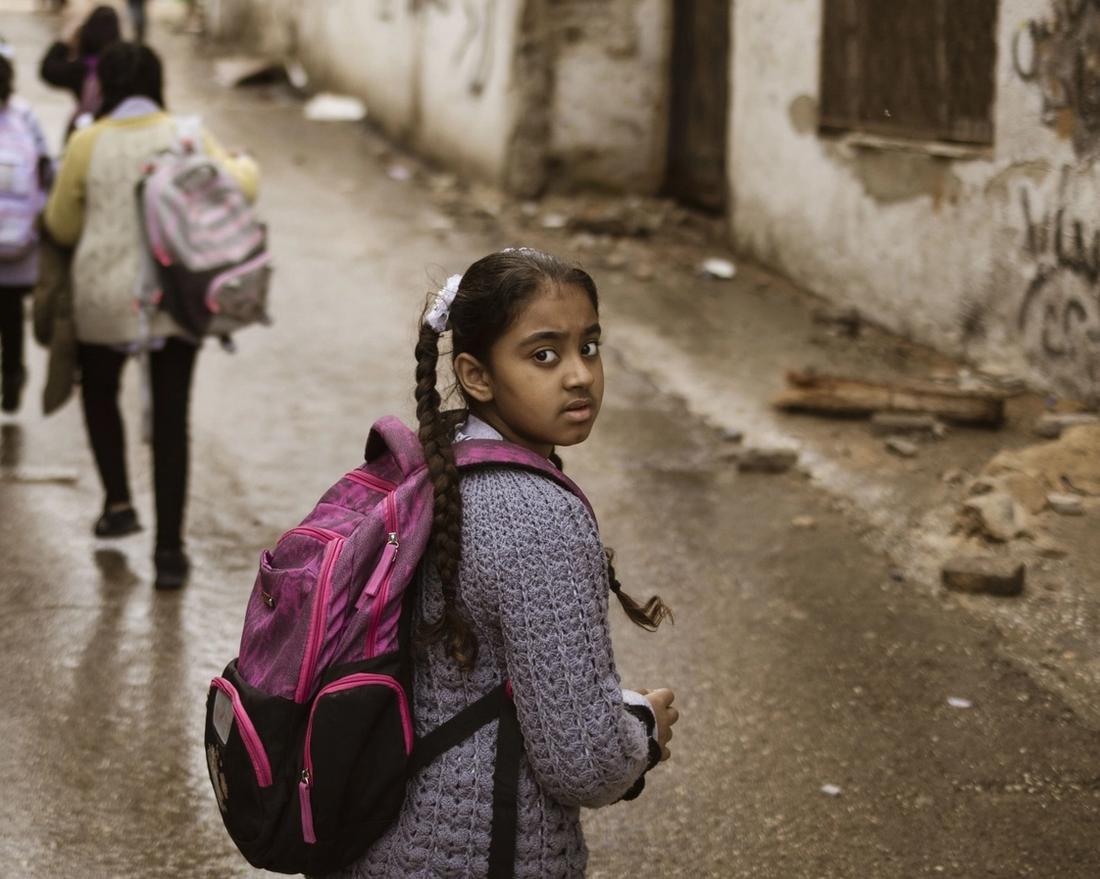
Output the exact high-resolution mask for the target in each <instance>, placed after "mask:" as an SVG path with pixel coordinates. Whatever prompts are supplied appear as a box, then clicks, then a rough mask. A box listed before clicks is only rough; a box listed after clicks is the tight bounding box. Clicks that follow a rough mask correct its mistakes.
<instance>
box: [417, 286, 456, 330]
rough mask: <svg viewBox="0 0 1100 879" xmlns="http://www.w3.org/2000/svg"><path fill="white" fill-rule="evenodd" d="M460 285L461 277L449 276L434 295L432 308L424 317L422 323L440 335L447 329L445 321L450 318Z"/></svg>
mask: <svg viewBox="0 0 1100 879" xmlns="http://www.w3.org/2000/svg"><path fill="white" fill-rule="evenodd" d="M460 283H462V275H451V276H450V277H449V278H448V279H447V283H446V284H444V285H443V288H442V289H441V290H440V291H439V292H438V293H436V294H435V301H434V302H432V307H431V308H430V309H428V313H427V314H426V315H424V323H426V324H427V325H428V326H430V327H431V328H432V329H433V330H435V331H436V332H437V333H439V334H440V335H442V334H443V331H444V330H446V329H447V321H448V320H449V319H450V316H451V303H452V302H454V301H455V296H456V295H457V294H458V285H459V284H460Z"/></svg>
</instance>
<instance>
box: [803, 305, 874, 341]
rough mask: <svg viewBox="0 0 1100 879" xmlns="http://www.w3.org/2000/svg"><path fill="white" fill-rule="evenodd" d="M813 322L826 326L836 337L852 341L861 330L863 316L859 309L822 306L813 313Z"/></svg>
mask: <svg viewBox="0 0 1100 879" xmlns="http://www.w3.org/2000/svg"><path fill="white" fill-rule="evenodd" d="M813 322H814V323H815V324H818V325H820V326H826V327H828V328H829V329H831V330H833V331H834V332H835V333H836V334H837V335H838V336H845V337H847V338H849V339H854V338H856V336H858V335H859V333H860V330H861V329H862V328H863V316H862V315H861V314H860V313H859V309H856V308H845V307H843V306H839V307H838V306H829V305H826V306H822V307H821V308H817V309H815V310H814V313H813Z"/></svg>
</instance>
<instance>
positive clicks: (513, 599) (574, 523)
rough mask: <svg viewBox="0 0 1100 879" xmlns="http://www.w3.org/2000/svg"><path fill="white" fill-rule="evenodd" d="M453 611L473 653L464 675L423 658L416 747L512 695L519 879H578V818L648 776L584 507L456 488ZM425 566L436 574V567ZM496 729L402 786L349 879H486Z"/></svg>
mask: <svg viewBox="0 0 1100 879" xmlns="http://www.w3.org/2000/svg"><path fill="white" fill-rule="evenodd" d="M462 503H463V507H464V514H463V534H462V566H461V571H460V575H459V583H460V600H461V601H462V603H463V605H464V607H465V609H466V611H467V612H468V614H469V617H470V619H471V620H472V621H473V624H474V629H475V631H476V633H477V637H478V641H479V643H480V652H479V654H478V659H477V664H476V666H475V668H474V669H473V671H472V672H469V673H465V674H464V673H463V672H461V671H460V670H459V668H458V666H457V665H456V664H455V662H454V661H453V660H452V659H451V658H450V657H449V656H447V654H446V653H445V651H444V650H443V648H442V646H440V645H438V644H437V645H433V646H432V647H430V648H429V649H428V650H427V651H425V652H423V653H418V654H417V656H416V673H415V674H416V677H415V696H414V704H415V714H416V733H417V735H418V736H421V735H424V734H426V733H428V732H430V731H431V730H433V729H434V728H435V727H436V726H438V725H439V724H440V723H442V722H443V721H445V720H447V719H448V718H450V717H452V716H453V715H455V714H457V713H458V712H459V711H460V710H461V709H462V708H464V707H466V706H467V705H469V704H470V703H471V702H474V701H476V700H477V699H478V698H479V697H480V696H482V695H483V694H485V693H487V692H488V691H489V690H491V689H493V687H495V686H496V685H497V684H499V683H500V681H501V680H502V679H504V678H508V679H510V680H511V681H512V687H513V691H514V698H515V704H516V709H517V713H518V716H519V723H520V728H521V730H522V733H523V740H524V749H525V756H524V759H523V761H522V763H521V766H520V783H519V802H518V812H519V822H518V823H519V826H518V833H517V854H516V869H515V876H516V877H517V879H553V877H576V876H583V875H584V872H585V865H586V862H587V858H588V852H587V849H586V848H585V844H584V837H583V835H582V833H581V826H580V807H581V806H589V807H594V806H604V805H607V804H609V803H613V802H615V801H616V800H617V799H619V798H620V797H621V796H622V795H623V793H624V792H626V791H627V790H628V789H629V788H630V787H631V786H632V785H633V784H634V782H635V781H636V780H637V779H638V778H639V777H640V776H641V775H642V773H643V772H644V771H645V768H646V763H647V756H648V737H647V734H646V729H645V726H644V725H643V723H642V721H640V720H639V719H638V718H637V717H636V716H635V715H632V714H631V713H629V712H628V711H627V710H626V709H625V708H624V706H623V701H622V693H621V691H620V683H619V677H618V674H617V672H616V671H615V662H614V658H613V656H612V653H611V638H610V633H609V631H608V623H607V596H608V580H607V566H606V563H605V559H604V552H603V545H602V544H601V542H600V537H599V534H598V532H597V530H596V524H595V522H593V521H592V517H591V516H590V515H589V513H588V512H587V510H586V509H585V507H584V505H583V504H582V503H581V502H580V501H579V500H578V499H577V498H576V497H575V496H573V495H572V494H570V493H569V492H567V491H566V490H565V489H563V488H561V487H560V486H558V485H557V484H556V483H554V482H552V481H551V480H549V479H547V478H545V477H543V476H539V475H536V474H533V473H528V472H526V471H522V470H517V469H510V468H490V469H486V470H479V471H476V472H472V473H469V474H466V475H464V476H463V478H462ZM429 561H430V559H429ZM421 571H422V573H421V576H420V577H419V584H418V585H419V587H420V588H419V596H418V606H417V610H416V622H419V621H420V620H421V619H423V618H425V617H428V618H431V619H436V618H437V617H438V616H439V614H440V612H441V610H442V596H441V592H440V584H439V578H438V576H437V575H436V573H435V566H434V565H432V564H424V565H422V566H421ZM495 746H496V723H495V722H493V723H491V724H489V725H488V726H486V727H483V728H482V729H481V730H480V731H479V732H478V733H476V734H475V735H474V736H473V737H471V738H470V739H467V740H466V741H465V742H464V743H463V744H461V745H459V746H458V747H456V748H454V749H452V750H450V751H448V752H447V753H445V754H443V756H442V757H440V758H439V759H438V760H436V761H435V762H434V763H432V764H430V765H429V766H428V767H427V768H425V769H424V770H423V771H422V772H421V773H420V774H419V775H418V776H416V777H415V778H413V779H412V780H411V781H410V782H409V785H408V790H407V797H406V801H405V805H404V808H403V810H402V812H401V815H400V817H399V818H398V820H397V821H396V822H395V823H394V825H393V826H392V827H391V828H390V829H389V831H388V832H387V833H386V834H385V835H384V836H383V837H382V838H381V839H379V840H378V842H376V843H375V844H374V845H373V846H372V847H371V848H370V849H369V850H368V851H367V853H366V855H365V856H364V857H363V858H362V859H361V860H359V861H358V862H357V863H355V864H353V865H352V866H351V867H349V868H348V869H346V870H344V871H342V872H340V873H339V874H336V875H337V876H339V877H342V879H368V877H371V879H383V877H385V879H399V877H400V879H411V877H423V879H428V877H432V879H442V877H455V879H458V877H463V879H466V877H483V876H485V875H486V872H487V870H488V852H489V823H490V816H491V814H492V788H493V778H492V776H493V756H494V749H495Z"/></svg>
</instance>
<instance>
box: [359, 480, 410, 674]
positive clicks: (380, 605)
mask: <svg viewBox="0 0 1100 879" xmlns="http://www.w3.org/2000/svg"><path fill="white" fill-rule="evenodd" d="M386 530H387V532H388V534H387V535H386V546H385V548H384V550H383V561H384V562H385V567H384V570H385V574H384V575H383V578H382V586H381V588H379V590H378V600H377V601H376V602H375V608H374V616H373V617H372V618H371V621H370V628H369V629H368V631H367V653H366V655H367V657H371V656H374V651H375V649H376V648H377V647H378V644H377V641H378V630H379V628H380V627H381V623H382V613H383V612H384V611H385V609H386V601H387V600H388V599H389V597H390V580H391V579H392V577H393V569H394V564H395V562H396V561H397V551H398V549H399V548H400V546H401V541H400V540H398V537H397V501H396V499H395V498H394V496H393V492H390V493H388V494H387V495H386ZM387 555H388V556H389V557H388V558H386V556H387Z"/></svg>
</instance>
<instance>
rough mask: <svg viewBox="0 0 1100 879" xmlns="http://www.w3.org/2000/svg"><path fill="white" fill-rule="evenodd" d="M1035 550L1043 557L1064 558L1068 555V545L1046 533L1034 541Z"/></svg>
mask: <svg viewBox="0 0 1100 879" xmlns="http://www.w3.org/2000/svg"><path fill="white" fill-rule="evenodd" d="M1035 551H1036V552H1037V553H1039V555H1041V556H1042V557H1043V558H1045V559H1064V558H1065V557H1066V556H1068V555H1069V547H1067V546H1066V545H1065V544H1063V543H1059V542H1058V541H1056V540H1053V539H1052V538H1050V537H1047V536H1046V535H1044V536H1042V537H1040V538H1038V539H1037V540H1036V541H1035Z"/></svg>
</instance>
